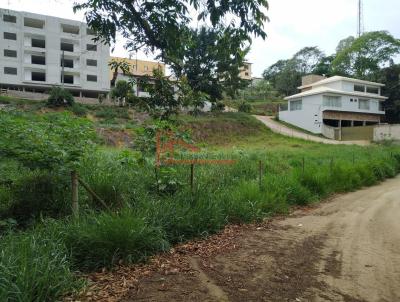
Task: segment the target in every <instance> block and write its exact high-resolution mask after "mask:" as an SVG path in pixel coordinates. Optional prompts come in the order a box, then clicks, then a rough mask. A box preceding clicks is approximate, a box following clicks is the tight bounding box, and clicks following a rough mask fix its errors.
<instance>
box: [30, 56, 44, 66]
mask: <svg viewBox="0 0 400 302" xmlns="http://www.w3.org/2000/svg"><path fill="white" fill-rule="evenodd" d="M31 63H32V64H36V65H46V57H44V56H35V55H32V56H31Z"/></svg>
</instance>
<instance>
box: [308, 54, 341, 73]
mask: <svg viewBox="0 0 400 302" xmlns="http://www.w3.org/2000/svg"><path fill="white" fill-rule="evenodd" d="M334 59H335V56H334V55H332V56H326V57H323V58H322V59H321V60H320V62H319V63H318V64H317V65H316V66H315V68H314V70H313V72H312V73H313V74H319V75H325V76H328V77H330V76H333V75H334V73H333V70H332V62H333V60H334Z"/></svg>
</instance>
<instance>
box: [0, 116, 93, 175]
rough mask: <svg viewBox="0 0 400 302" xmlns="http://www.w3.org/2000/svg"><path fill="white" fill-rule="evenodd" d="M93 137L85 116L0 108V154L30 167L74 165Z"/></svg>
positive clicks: (52, 167) (65, 166)
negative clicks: (43, 113) (4, 110)
mask: <svg viewBox="0 0 400 302" xmlns="http://www.w3.org/2000/svg"><path fill="white" fill-rule="evenodd" d="M95 137H96V136H95V132H94V130H93V127H92V124H91V123H90V122H89V121H88V120H85V119H80V118H77V117H74V116H72V115H71V114H70V113H67V112H63V113H52V114H45V115H34V114H25V113H20V112H3V111H0V157H2V158H6V159H7V160H15V161H18V162H20V163H21V164H23V165H24V166H26V167H28V168H31V169H36V168H40V169H48V170H51V169H54V168H55V167H60V166H61V167H62V168H63V169H65V168H68V166H69V165H75V164H76V163H77V162H78V161H79V160H80V157H81V156H82V155H83V154H84V153H85V152H86V151H88V150H89V149H90V147H91V146H92V145H91V141H92V140H93V139H94V138H95Z"/></svg>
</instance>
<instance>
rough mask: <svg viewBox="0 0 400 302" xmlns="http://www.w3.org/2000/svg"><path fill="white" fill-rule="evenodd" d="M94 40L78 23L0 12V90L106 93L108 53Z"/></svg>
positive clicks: (9, 11)
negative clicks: (61, 87)
mask: <svg viewBox="0 0 400 302" xmlns="http://www.w3.org/2000/svg"><path fill="white" fill-rule="evenodd" d="M93 38H94V35H93V32H92V31H91V29H90V28H88V27H87V25H86V24H85V23H82V22H78V21H72V20H66V19H60V18H56V17H50V16H45V15H38V14H32V13H27V12H17V11H11V10H8V9H0V86H1V87H2V88H6V89H17V90H23V91H32V92H45V91H47V90H48V89H49V88H50V87H51V86H54V85H62V84H64V86H65V87H66V88H67V89H68V90H70V91H72V92H73V93H74V94H75V95H77V96H86V97H97V96H98V94H99V93H108V92H109V90H110V82H109V72H108V66H107V63H108V61H109V53H110V49H109V46H108V45H104V44H102V43H96V42H94V41H93ZM63 54H64V60H63ZM63 64H64V74H63V72H62V70H63V68H62V66H63Z"/></svg>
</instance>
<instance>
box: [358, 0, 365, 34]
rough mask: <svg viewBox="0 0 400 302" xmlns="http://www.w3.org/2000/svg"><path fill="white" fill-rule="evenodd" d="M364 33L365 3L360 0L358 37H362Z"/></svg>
mask: <svg viewBox="0 0 400 302" xmlns="http://www.w3.org/2000/svg"><path fill="white" fill-rule="evenodd" d="M363 33H364V5H363V1H362V0H358V15H357V37H361V36H362V35H363Z"/></svg>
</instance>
